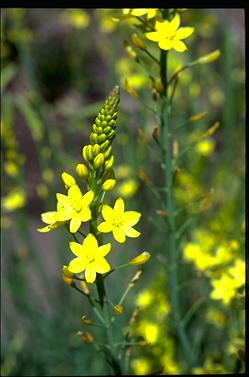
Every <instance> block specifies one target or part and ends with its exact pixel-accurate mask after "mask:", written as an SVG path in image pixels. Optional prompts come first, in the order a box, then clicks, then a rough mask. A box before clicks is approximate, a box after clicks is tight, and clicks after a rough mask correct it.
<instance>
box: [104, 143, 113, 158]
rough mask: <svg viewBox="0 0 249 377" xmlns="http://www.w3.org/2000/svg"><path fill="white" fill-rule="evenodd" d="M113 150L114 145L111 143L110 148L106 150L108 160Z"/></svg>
mask: <svg viewBox="0 0 249 377" xmlns="http://www.w3.org/2000/svg"><path fill="white" fill-rule="evenodd" d="M111 152H112V146H111V145H110V146H109V148H107V150H106V151H105V152H104V156H105V160H107V159H108V158H109V156H110V154H111Z"/></svg>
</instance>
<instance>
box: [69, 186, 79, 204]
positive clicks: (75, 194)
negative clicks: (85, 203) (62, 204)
mask: <svg viewBox="0 0 249 377" xmlns="http://www.w3.org/2000/svg"><path fill="white" fill-rule="evenodd" d="M68 198H69V202H74V203H75V202H80V203H81V202H82V193H81V191H80V188H79V186H77V185H73V186H71V187H70V189H69V190H68Z"/></svg>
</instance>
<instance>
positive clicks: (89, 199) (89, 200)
mask: <svg viewBox="0 0 249 377" xmlns="http://www.w3.org/2000/svg"><path fill="white" fill-rule="evenodd" d="M93 198H94V192H93V191H92V190H90V191H88V192H87V193H86V194H85V195H83V198H82V201H83V205H84V206H86V207H88V206H89V205H90V204H91V203H92V201H93Z"/></svg>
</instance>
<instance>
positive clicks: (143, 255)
mask: <svg viewBox="0 0 249 377" xmlns="http://www.w3.org/2000/svg"><path fill="white" fill-rule="evenodd" d="M149 258H150V253H148V252H147V251H144V252H143V253H141V254H139V255H138V256H137V257H135V258H133V259H131V260H130V261H129V262H128V263H129V264H130V265H131V266H137V265H139V264H144V263H146V262H147V261H148V260H149Z"/></svg>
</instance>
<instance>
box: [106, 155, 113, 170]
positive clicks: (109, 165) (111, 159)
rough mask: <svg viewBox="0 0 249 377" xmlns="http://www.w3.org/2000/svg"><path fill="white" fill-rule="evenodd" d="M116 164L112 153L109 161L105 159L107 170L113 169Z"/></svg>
mask: <svg viewBox="0 0 249 377" xmlns="http://www.w3.org/2000/svg"><path fill="white" fill-rule="evenodd" d="M113 164H114V156H113V155H112V156H111V157H110V158H109V159H108V160H107V161H105V170H108V169H111V167H112V166H113Z"/></svg>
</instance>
